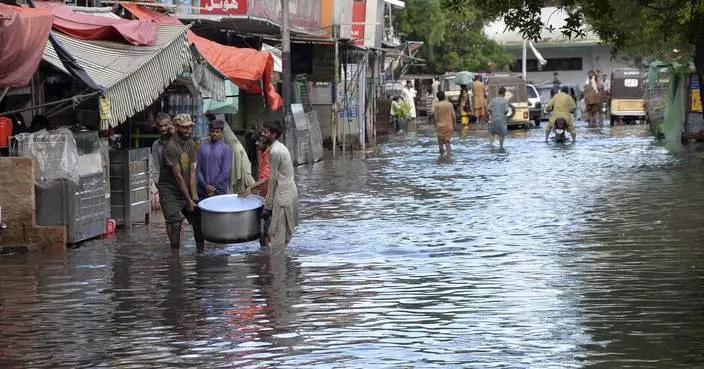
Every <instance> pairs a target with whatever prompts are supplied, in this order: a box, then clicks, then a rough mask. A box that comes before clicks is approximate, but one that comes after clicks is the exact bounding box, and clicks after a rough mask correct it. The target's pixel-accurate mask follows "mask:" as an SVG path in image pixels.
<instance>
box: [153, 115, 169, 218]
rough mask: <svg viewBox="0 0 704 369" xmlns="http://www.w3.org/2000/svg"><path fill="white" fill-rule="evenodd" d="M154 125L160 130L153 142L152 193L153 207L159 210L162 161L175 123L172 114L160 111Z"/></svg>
mask: <svg viewBox="0 0 704 369" xmlns="http://www.w3.org/2000/svg"><path fill="white" fill-rule="evenodd" d="M154 126H155V127H156V129H158V130H159V139H158V140H156V141H154V143H153V144H152V157H151V162H150V164H151V165H150V166H151V170H150V171H151V173H152V179H151V184H150V186H149V187H150V191H151V193H152V209H153V210H159V190H158V189H157V184H158V183H159V173H161V163H162V158H163V157H164V147H166V144H167V143H168V142H169V138H171V135H172V134H174V125H173V124H172V123H171V116H170V115H168V114H166V113H159V115H157V116H156V120H155V121H154Z"/></svg>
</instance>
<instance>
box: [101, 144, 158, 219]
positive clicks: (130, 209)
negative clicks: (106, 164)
mask: <svg viewBox="0 0 704 369" xmlns="http://www.w3.org/2000/svg"><path fill="white" fill-rule="evenodd" d="M150 160H151V150H150V149H149V148H148V147H145V148H141V149H123V150H114V151H110V191H111V194H110V213H111V216H112V218H113V219H114V220H115V222H116V223H117V225H123V226H127V227H128V228H131V227H132V224H133V223H136V222H137V221H142V220H143V221H144V223H147V224H148V223H149V214H150V212H151V192H150V191H149V181H150V179H151V174H150V173H149V165H150V162H149V161H150Z"/></svg>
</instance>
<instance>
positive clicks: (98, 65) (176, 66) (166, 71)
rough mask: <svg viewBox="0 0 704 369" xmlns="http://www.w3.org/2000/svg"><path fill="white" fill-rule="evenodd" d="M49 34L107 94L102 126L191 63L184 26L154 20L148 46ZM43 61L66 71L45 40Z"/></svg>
mask: <svg viewBox="0 0 704 369" xmlns="http://www.w3.org/2000/svg"><path fill="white" fill-rule="evenodd" d="M53 34H54V36H55V37H56V38H57V39H58V40H59V41H60V42H61V43H62V44H63V46H64V48H65V49H66V50H67V51H68V52H69V53H70V54H71V55H72V56H73V57H74V58H75V59H76V62H77V64H78V65H80V66H82V67H83V68H84V69H85V70H86V72H87V73H88V75H89V76H90V77H91V78H92V79H93V80H94V81H95V82H96V83H98V84H100V85H102V86H103V87H105V89H106V96H107V97H109V98H110V111H111V116H110V119H107V120H104V121H103V124H102V127H101V128H102V129H106V128H108V127H114V126H117V125H118V124H120V123H122V122H124V121H125V120H127V118H129V117H131V116H133V115H134V114H136V113H138V112H140V111H142V110H144V108H146V107H147V106H149V105H150V104H152V103H153V102H154V101H155V100H156V99H157V98H159V96H160V95H161V93H162V92H164V90H165V89H166V88H167V87H168V86H169V84H171V82H173V81H174V80H175V79H176V78H177V77H178V76H179V75H180V74H182V73H183V72H184V71H185V70H188V68H189V66H190V63H191V52H190V50H189V49H188V44H187V42H186V27H184V26H174V25H158V27H157V34H156V44H155V45H154V46H133V45H126V44H123V43H115V42H105V41H90V40H80V39H77V38H73V37H71V36H68V35H63V34H60V33H57V32H54V33H53ZM44 60H46V61H47V62H49V63H51V64H52V65H53V66H54V67H56V68H58V69H60V70H62V71H64V72H66V73H68V70H67V69H66V68H65V67H64V65H63V63H62V62H61V60H60V58H59V57H58V56H57V54H56V51H55V50H54V47H53V46H52V45H51V43H46V46H45V48H44Z"/></svg>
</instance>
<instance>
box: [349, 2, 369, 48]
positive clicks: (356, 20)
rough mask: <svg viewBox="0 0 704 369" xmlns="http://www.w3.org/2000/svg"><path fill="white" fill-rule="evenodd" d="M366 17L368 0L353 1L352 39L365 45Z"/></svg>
mask: <svg viewBox="0 0 704 369" xmlns="http://www.w3.org/2000/svg"><path fill="white" fill-rule="evenodd" d="M366 19H367V2H366V0H355V1H354V2H353V3H352V23H353V24H352V40H354V43H355V44H357V45H364V22H366Z"/></svg>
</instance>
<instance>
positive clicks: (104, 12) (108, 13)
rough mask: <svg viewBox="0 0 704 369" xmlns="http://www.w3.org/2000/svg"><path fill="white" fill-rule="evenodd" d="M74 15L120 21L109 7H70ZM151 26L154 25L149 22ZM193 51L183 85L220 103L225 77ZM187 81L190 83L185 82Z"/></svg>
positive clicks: (222, 98)
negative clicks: (191, 65) (188, 85)
mask: <svg viewBox="0 0 704 369" xmlns="http://www.w3.org/2000/svg"><path fill="white" fill-rule="evenodd" d="M69 8H71V10H73V12H74V13H80V14H90V15H94V16H98V17H105V18H113V19H122V18H120V17H119V16H118V15H117V14H115V13H113V8H112V7H109V6H105V7H100V8H93V7H83V6H70V7H69ZM149 24H151V25H152V26H155V29H156V24H154V23H152V22H149ZM191 50H192V51H193V56H194V63H193V68H192V71H191V73H187V74H184V75H183V77H184V78H182V79H181V80H182V81H184V83H188V84H192V85H193V87H194V88H196V89H197V90H198V91H199V92H200V93H201V94H203V95H207V96H210V97H211V98H212V99H213V100H216V101H222V100H224V99H225V94H226V92H225V81H224V80H225V79H227V77H225V76H223V75H222V74H220V72H218V71H217V70H215V68H213V67H212V66H210V65H209V64H208V62H207V61H204V60H202V59H203V58H202V57H201V56H200V54H199V53H198V50H197V49H195V48H192V49H191ZM187 79H191V81H188V82H186V80H187Z"/></svg>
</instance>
